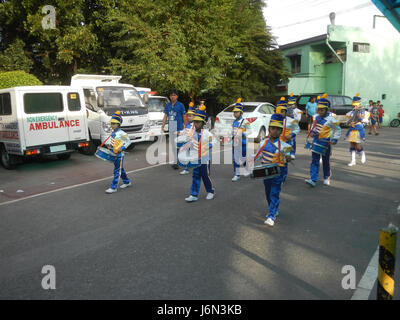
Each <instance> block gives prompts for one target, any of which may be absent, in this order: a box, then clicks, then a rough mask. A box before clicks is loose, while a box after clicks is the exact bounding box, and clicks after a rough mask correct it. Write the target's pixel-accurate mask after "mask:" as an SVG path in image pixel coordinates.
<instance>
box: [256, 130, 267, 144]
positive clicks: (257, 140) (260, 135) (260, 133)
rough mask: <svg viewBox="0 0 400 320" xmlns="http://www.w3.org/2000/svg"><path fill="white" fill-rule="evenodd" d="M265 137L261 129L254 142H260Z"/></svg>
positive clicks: (264, 132)
mask: <svg viewBox="0 0 400 320" xmlns="http://www.w3.org/2000/svg"><path fill="white" fill-rule="evenodd" d="M266 135H267V134H266V131H265V128H264V127H262V128H261V129H260V132H259V133H258V136H257V138H256V141H255V142H257V143H259V142H261V141H262V140H264V139H265V136H266Z"/></svg>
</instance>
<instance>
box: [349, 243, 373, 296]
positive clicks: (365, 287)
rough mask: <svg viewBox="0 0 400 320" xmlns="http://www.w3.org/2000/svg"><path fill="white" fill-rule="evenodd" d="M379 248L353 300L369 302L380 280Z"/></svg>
mask: <svg viewBox="0 0 400 320" xmlns="http://www.w3.org/2000/svg"><path fill="white" fill-rule="evenodd" d="M378 260H379V246H378V247H377V249H376V251H375V253H374V255H373V256H372V259H371V261H370V262H369V264H368V267H367V269H366V270H365V272H364V275H363V276H362V278H361V280H360V282H359V283H358V286H357V289H356V291H355V292H354V294H353V296H352V297H351V300H368V298H369V295H370V293H371V291H372V289H373V287H374V285H375V281H376V280H377V279H378V263H379V261H378Z"/></svg>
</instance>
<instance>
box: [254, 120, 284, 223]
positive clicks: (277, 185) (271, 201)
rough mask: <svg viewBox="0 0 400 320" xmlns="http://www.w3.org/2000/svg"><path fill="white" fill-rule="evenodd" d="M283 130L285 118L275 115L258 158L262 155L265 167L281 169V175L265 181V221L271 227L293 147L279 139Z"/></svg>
mask: <svg viewBox="0 0 400 320" xmlns="http://www.w3.org/2000/svg"><path fill="white" fill-rule="evenodd" d="M282 130H283V117H282V115H280V114H273V115H272V116H271V120H270V123H269V127H268V138H266V140H264V141H263V142H261V147H260V149H259V150H258V152H257V154H256V157H255V158H254V160H256V159H257V157H258V155H262V157H261V163H262V164H263V165H272V164H277V165H278V166H279V168H280V175H279V176H276V177H273V178H268V179H264V187H265V196H266V198H267V202H268V214H267V219H266V220H265V221H264V223H265V224H267V225H269V226H271V227H272V226H274V224H275V220H276V216H277V215H278V207H279V203H280V192H281V187H282V182H283V175H284V170H282V169H283V168H284V167H285V162H287V161H290V152H291V149H292V147H291V146H290V145H288V144H287V143H285V142H282V141H281V140H280V139H279V137H280V135H281V134H282Z"/></svg>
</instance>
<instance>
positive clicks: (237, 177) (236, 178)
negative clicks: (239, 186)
mask: <svg viewBox="0 0 400 320" xmlns="http://www.w3.org/2000/svg"><path fill="white" fill-rule="evenodd" d="M239 180H240V176H234V177H233V178H232V181H233V182H236V181H239Z"/></svg>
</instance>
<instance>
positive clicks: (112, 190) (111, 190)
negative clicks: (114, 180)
mask: <svg viewBox="0 0 400 320" xmlns="http://www.w3.org/2000/svg"><path fill="white" fill-rule="evenodd" d="M114 192H117V189H112V188H108V189H107V190H106V193H114Z"/></svg>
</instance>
